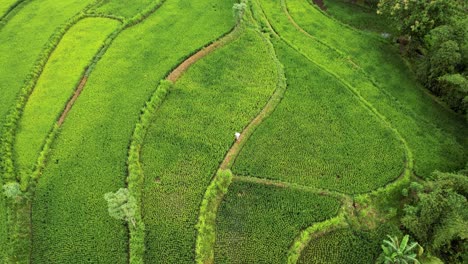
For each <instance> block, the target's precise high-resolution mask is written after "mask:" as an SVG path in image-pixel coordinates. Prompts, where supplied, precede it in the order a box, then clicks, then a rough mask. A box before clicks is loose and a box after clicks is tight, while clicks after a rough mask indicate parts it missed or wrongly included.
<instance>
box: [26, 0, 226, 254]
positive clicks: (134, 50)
mask: <svg viewBox="0 0 468 264" xmlns="http://www.w3.org/2000/svg"><path fill="white" fill-rule="evenodd" d="M207 5H209V8H208V7H207ZM231 6H232V5H231V4H229V5H228V3H224V4H215V5H214V6H213V4H212V3H207V1H203V2H200V1H198V2H196V3H195V2H194V3H190V4H187V5H185V8H187V10H190V14H191V15H192V16H190V17H189V16H186V14H187V13H188V12H187V10H186V11H185V12H182V11H183V10H182V11H181V10H180V9H179V8H180V3H179V2H177V1H176V2H168V3H166V4H164V5H162V6H161V8H160V9H158V10H157V12H156V13H155V14H153V15H151V16H149V17H148V18H147V19H146V20H144V21H143V22H142V23H141V24H138V25H136V26H134V27H132V28H129V29H127V30H125V31H123V32H122V33H121V34H120V35H119V36H118V37H117V38H116V39H115V41H114V42H113V44H112V46H111V47H110V48H109V49H108V50H107V52H106V54H105V55H104V56H102V58H101V60H100V62H99V63H98V64H97V65H96V67H95V68H94V70H93V72H92V74H91V75H90V77H89V79H88V83H87V85H86V87H85V89H84V91H83V92H82V94H81V95H80V97H79V99H78V100H77V102H76V104H75V106H74V107H73V109H72V111H71V112H70V114H69V116H68V118H67V120H66V122H65V123H64V124H63V127H62V129H61V131H60V134H59V136H58V138H57V140H56V141H55V144H54V147H53V151H52V153H51V157H50V162H49V163H48V166H47V167H46V169H45V171H44V174H43V175H42V178H41V180H40V181H39V184H38V187H37V191H36V199H35V200H34V203H33V233H34V236H33V244H34V245H35V247H34V248H33V260H35V261H36V262H60V263H64V262H65V263H67V262H69V261H71V259H72V258H73V261H75V262H76V261H78V260H82V261H88V259H90V261H94V262H102V261H105V262H116V263H120V262H124V261H126V259H127V253H126V251H127V250H126V249H127V247H128V245H127V240H128V239H127V232H126V230H125V228H124V226H122V224H121V222H119V221H117V220H113V219H110V217H109V216H108V214H107V212H106V205H105V201H104V199H102V195H104V193H107V192H109V191H114V190H116V189H118V188H121V187H122V186H124V179H125V175H126V166H125V165H126V164H125V161H126V159H127V158H126V155H127V147H128V143H129V138H130V136H131V135H132V131H133V128H134V126H135V124H136V123H137V119H138V117H139V112H140V109H141V107H142V106H143V105H144V103H145V101H146V100H147V99H148V98H149V97H150V95H151V93H152V92H153V91H154V89H155V86H156V85H157V84H158V82H159V80H160V79H162V78H163V77H164V75H165V74H166V73H167V72H168V71H169V70H170V69H171V68H172V67H174V65H176V64H177V63H179V62H180V61H182V60H183V59H184V57H185V56H186V55H187V54H190V53H192V52H193V51H194V50H196V49H198V48H200V47H202V46H203V45H205V44H206V43H208V42H210V41H212V40H213V39H215V38H216V37H218V36H219V35H222V34H223V33H224V32H227V31H228V30H229V28H230V27H231V26H232V21H233V18H232V15H231V10H230V9H231ZM219 10H221V11H219ZM177 13H179V14H180V15H179V16H176V17H174V14H177ZM194 17H196V18H197V20H196V21H197V22H196V23H194V19H193V18H194ZM214 18H216V19H214ZM174 21H176V22H175V23H174ZM190 28H191V29H192V30H188V29H190ZM180 32H185V34H184V37H183V38H172V36H173V35H180V34H179V33H180ZM187 32H190V34H187ZM182 40H184V41H182ZM142 51H143V52H142ZM122 58H125V59H122ZM123 73H124V74H123ZM122 98H125V100H122ZM95 131H99V133H95ZM68 186H73V188H72V189H69V188H68ZM65 190H66V191H65ZM83 200H84V201H86V203H82V202H80V201H83ZM77 245H79V247H78V248H77V249H75V250H74V251H73V252H72V248H74V247H77Z"/></svg>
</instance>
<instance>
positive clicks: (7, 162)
mask: <svg viewBox="0 0 468 264" xmlns="http://www.w3.org/2000/svg"><path fill="white" fill-rule="evenodd" d="M97 2H99V0H96V1H94V2H93V3H91V4H89V5H88V6H86V7H85V9H84V10H83V11H81V12H79V13H78V14H76V15H75V16H74V17H72V18H71V19H69V20H68V21H67V22H66V23H65V25H63V26H62V27H60V28H58V29H57V30H56V31H55V32H54V34H53V35H52V36H51V38H50V39H49V41H48V43H47V44H46V46H45V47H44V48H43V49H42V51H41V53H40V55H39V56H38V59H37V61H36V63H35V65H34V68H33V70H32V71H31V73H30V74H29V75H28V76H27V78H26V80H25V85H24V86H23V88H22V89H21V91H20V93H19V96H18V99H17V100H16V104H15V106H14V108H13V109H12V110H11V111H10V113H9V115H8V116H7V119H6V121H5V126H4V128H3V133H2V138H1V143H0V144H1V145H0V150H1V151H0V153H2V156H1V157H0V168H1V170H2V172H3V178H4V179H6V180H7V181H15V180H17V181H19V180H20V179H17V178H16V175H15V167H14V162H13V144H14V138H15V133H16V130H17V127H18V121H19V119H20V118H21V114H22V110H23V108H24V106H25V105H26V102H27V101H28V98H29V96H30V95H31V92H32V90H33V89H34V87H35V85H36V83H37V80H38V79H39V76H40V75H41V73H42V71H43V69H44V67H45V65H46V64H47V61H48V60H49V58H50V56H51V55H52V52H53V51H54V50H55V48H56V47H57V46H58V44H59V43H60V40H61V39H62V38H63V36H64V35H65V34H66V33H67V32H68V30H69V29H70V28H71V27H72V26H74V25H75V24H76V23H77V22H78V21H80V20H81V19H83V18H85V17H86V15H85V11H86V10H87V9H89V8H91V7H92V6H93V5H94V4H96V3H97ZM21 187H22V190H23V191H26V190H27V188H28V182H21Z"/></svg>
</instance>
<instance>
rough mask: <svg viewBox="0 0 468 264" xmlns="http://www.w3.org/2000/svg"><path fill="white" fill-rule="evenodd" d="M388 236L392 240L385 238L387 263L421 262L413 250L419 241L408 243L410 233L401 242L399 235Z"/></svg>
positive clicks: (383, 247)
mask: <svg viewBox="0 0 468 264" xmlns="http://www.w3.org/2000/svg"><path fill="white" fill-rule="evenodd" d="M387 236H388V237H389V238H390V240H386V239H385V240H384V241H383V244H382V250H383V256H384V263H385V264H419V261H418V260H417V259H416V253H414V252H413V251H414V250H415V249H416V247H417V246H418V243H416V242H413V243H411V244H408V240H409V236H408V235H405V236H404V237H403V239H402V240H401V243H400V241H399V240H398V237H391V236H389V235H387Z"/></svg>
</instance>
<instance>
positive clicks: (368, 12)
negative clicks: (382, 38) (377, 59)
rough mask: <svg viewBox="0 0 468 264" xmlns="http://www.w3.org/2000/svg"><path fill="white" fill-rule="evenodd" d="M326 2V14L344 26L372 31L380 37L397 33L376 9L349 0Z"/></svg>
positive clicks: (329, 0)
mask: <svg viewBox="0 0 468 264" xmlns="http://www.w3.org/2000/svg"><path fill="white" fill-rule="evenodd" d="M324 2H325V6H326V7H327V10H326V13H327V14H329V15H330V16H332V17H333V18H335V19H337V20H340V21H341V22H343V23H344V24H347V25H349V26H352V27H355V28H356V29H360V30H364V31H372V32H375V33H378V34H379V35H380V34H381V33H389V34H391V35H393V34H394V33H395V32H394V30H393V29H392V27H390V26H389V21H388V19H384V18H382V17H379V16H378V14H377V12H376V11H375V8H372V7H368V6H365V5H356V4H353V3H352V2H351V1H349V0H325V1H324Z"/></svg>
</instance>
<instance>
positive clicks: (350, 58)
mask: <svg viewBox="0 0 468 264" xmlns="http://www.w3.org/2000/svg"><path fill="white" fill-rule="evenodd" d="M286 1H287V0H281V5H282V8H283V11H284V12H285V14H286V15H287V18H288V20H289V21H290V22H291V24H292V25H293V26H294V27H295V28H296V29H298V30H299V31H301V32H302V33H303V34H304V35H306V36H308V37H309V38H311V39H313V40H314V41H317V42H319V43H320V44H322V45H324V46H325V47H328V48H329V49H331V50H333V51H335V52H336V53H338V54H339V55H340V56H341V57H342V58H343V59H346V60H347V61H348V62H349V63H351V64H352V65H353V67H355V68H356V69H358V70H359V71H360V72H361V73H362V74H363V76H364V77H365V78H367V80H369V81H370V82H371V83H372V84H373V85H374V86H375V87H376V88H378V89H379V90H380V92H382V93H383V94H384V95H385V96H387V97H388V98H390V99H392V101H393V102H394V103H395V104H396V105H397V106H398V107H400V108H402V109H405V111H406V112H407V113H409V114H410V115H411V117H413V118H414V119H417V120H419V121H421V122H422V123H424V124H425V125H428V126H430V127H433V128H434V129H439V128H438V127H436V125H435V124H434V123H432V122H429V121H427V120H426V119H425V118H423V117H422V116H421V115H417V114H416V113H415V112H414V110H413V109H411V108H408V107H407V106H406V105H403V104H402V103H400V101H399V100H397V99H396V98H395V96H393V95H392V94H390V93H389V92H388V91H387V90H386V89H384V88H382V87H381V85H380V84H379V83H378V81H376V80H375V78H374V77H372V76H371V75H370V74H369V73H368V72H367V71H366V70H364V69H363V68H362V67H361V66H359V65H358V63H355V62H354V61H353V58H352V57H351V56H349V55H347V54H346V53H345V52H343V51H341V50H339V49H337V48H335V47H333V46H331V45H329V44H327V43H325V42H323V41H321V40H319V39H318V38H316V37H315V36H313V35H311V34H310V33H309V32H307V31H306V30H305V29H304V28H302V27H301V26H299V24H297V22H296V21H295V20H294V18H293V17H292V15H291V14H290V12H289V9H288V7H287V2H286ZM309 4H310V5H311V7H312V8H314V9H315V10H318V11H319V12H320V13H321V14H323V15H324V16H326V17H327V18H329V19H331V20H332V21H334V22H335V23H337V24H339V25H340V26H343V27H345V28H348V29H350V30H352V31H353V32H355V33H358V34H360V35H362V36H364V37H374V38H375V39H376V40H378V41H381V42H382V43H385V44H388V42H387V41H384V40H383V39H381V38H378V37H376V36H374V35H372V34H367V33H365V32H363V31H361V30H358V29H355V28H353V27H351V26H349V25H347V24H344V23H342V22H341V21H338V20H336V19H335V18H333V17H332V16H330V15H328V14H327V13H326V12H324V11H323V10H320V8H318V7H317V6H315V5H314V4H313V3H311V2H309ZM395 56H399V55H398V54H397V53H396V52H395ZM403 60H404V59H403ZM405 62H406V61H405ZM406 63H407V62H406ZM416 88H417V89H419V90H420V91H422V92H423V93H424V94H426V95H427V96H429V97H430V98H431V99H432V100H433V101H435V102H436V103H437V104H438V105H440V106H441V107H442V108H444V109H445V110H446V111H447V112H448V113H449V114H450V115H455V116H460V115H459V114H458V113H455V112H453V111H452V110H451V109H450V108H449V107H448V106H447V105H446V104H445V103H444V102H443V101H442V100H440V99H439V98H437V97H436V96H434V95H433V94H431V93H430V92H429V91H428V90H427V89H424V88H423V87H421V86H419V85H417V86H416Z"/></svg>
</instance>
